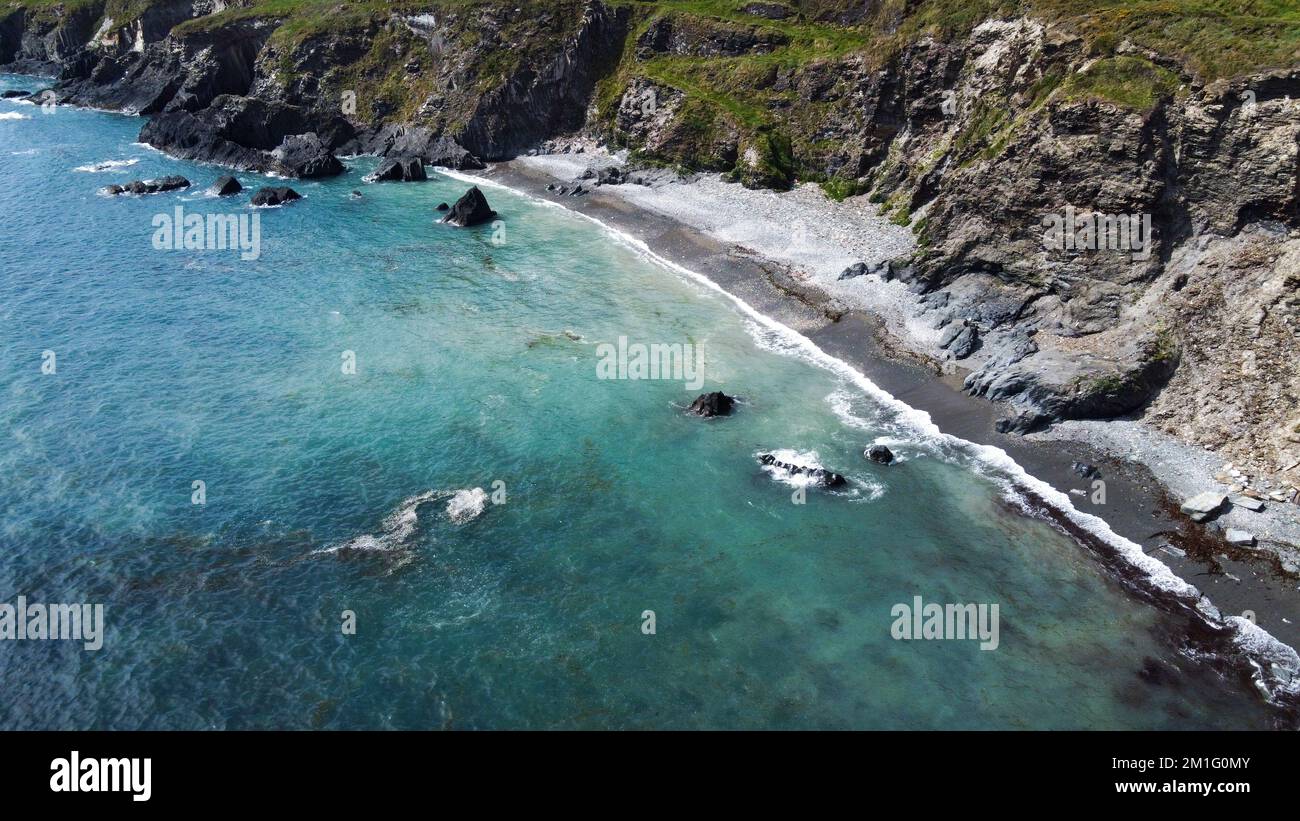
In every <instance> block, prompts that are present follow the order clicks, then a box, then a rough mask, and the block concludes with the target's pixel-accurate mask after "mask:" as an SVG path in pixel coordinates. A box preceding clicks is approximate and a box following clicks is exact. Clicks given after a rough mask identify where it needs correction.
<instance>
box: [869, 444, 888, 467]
mask: <svg viewBox="0 0 1300 821" xmlns="http://www.w3.org/2000/svg"><path fill="white" fill-rule="evenodd" d="M862 455H863V456H865V457H867V458H868V459H870V460H871V461H873V462H875V463H876V464H879V465H887V464H889V463H890V462H892V461H894V452H893V451H892V450H890V449H889V448H887V447H885V446H884V445H872V446H871V447H869V448H867V450H866V452H865V453H863V454H862Z"/></svg>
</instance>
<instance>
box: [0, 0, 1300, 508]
mask: <svg viewBox="0 0 1300 821" xmlns="http://www.w3.org/2000/svg"><path fill="white" fill-rule="evenodd" d="M0 3H7V4H5V5H0V63H8V64H11V65H12V66H13V67H14V68H16V69H18V70H26V71H39V70H45V71H54V72H57V74H58V82H57V88H56V91H57V93H58V95H59V96H60V98H61V100H63V101H66V102H72V103H76V104H84V105H93V106H98V107H104V108H112V109H118V110H124V111H133V112H138V113H141V114H147V115H151V120H150V122H149V123H148V124H147V125H146V126H145V128H144V131H143V133H142V139H144V140H146V141H148V142H150V143H152V144H154V145H156V146H158V147H160V148H162V149H163V150H166V151H169V152H171V153H173V154H176V155H177V156H182V157H189V158H196V159H205V160H212V161H217V162H222V163H226V164H230V165H235V166H239V167H245V168H257V169H274V170H277V171H279V172H281V173H287V174H290V175H294V174H302V173H330V172H331V171H332V170H334V168H335V165H334V164H333V163H331V162H329V160H330V159H332V154H331V152H344V153H353V152H357V153H375V154H381V155H393V156H397V155H402V156H419V157H422V158H423V159H424V160H425V161H427V162H434V163H438V164H444V165H449V166H454V167H474V166H476V165H478V164H479V163H480V161H485V160H486V161H490V160H498V159H505V158H509V157H511V156H513V155H516V154H519V153H522V152H525V151H528V150H530V149H532V148H534V147H536V146H538V145H540V144H541V143H543V142H544V141H546V140H548V139H551V138H554V137H557V136H560V135H565V134H571V133H579V132H581V133H583V134H585V135H587V136H593V137H596V138H598V139H600V140H602V141H604V142H606V143H607V144H609V145H611V146H617V147H625V148H627V149H629V150H630V151H631V154H632V158H633V161H634V162H635V163H641V164H645V165H667V166H674V167H678V168H680V169H686V170H704V169H709V170H717V171H722V172H725V173H726V174H727V175H729V177H730V178H731V179H734V180H735V181H736V182H737V183H739V184H743V185H747V186H751V187H775V188H782V187H788V186H790V185H792V184H794V183H795V182H796V181H814V182H818V183H820V184H821V185H822V186H823V188H824V189H825V190H826V192H827V194H828V195H829V196H832V197H835V198H842V197H847V196H864V197H869V198H870V199H871V200H872V201H874V202H876V203H878V205H879V207H880V208H881V209H882V210H883V211H884V212H886V213H888V214H889V215H890V216H891V218H892V219H894V220H895V221H896V222H898V223H899V224H907V225H910V226H911V228H912V230H913V232H914V234H915V236H916V240H917V250H916V253H914V254H913V255H911V256H910V257H907V258H903V259H898V260H894V261H893V262H892V264H891V265H890V266H889V267H888V268H887V269H886V272H885V273H884V274H883V275H886V276H896V277H898V278H901V279H902V280H904V281H905V282H906V283H908V285H909V286H910V287H911V288H912V289H913V290H914V291H915V292H917V293H918V294H920V295H923V303H922V305H923V308H924V316H923V319H924V320H925V321H926V322H929V323H931V325H932V327H935V328H941V329H942V330H943V333H942V334H941V336H940V347H939V348H937V349H935V350H932V351H929V352H928V353H929V354H931V355H933V356H934V357H935V358H936V359H937V360H945V359H946V360H948V361H950V362H952V363H953V364H955V365H957V366H960V367H963V368H965V369H967V370H968V371H969V376H968V377H967V379H966V388H967V390H969V391H970V392H972V393H975V394H978V395H983V396H987V397H989V398H990V399H994V400H998V401H1002V402H1005V403H1007V406H1008V413H1007V415H1006V419H1005V420H1004V422H1003V426H1004V427H1005V428H1007V429H1010V430H1030V429H1033V428H1035V427H1037V426H1041V425H1043V424H1045V423H1047V422H1050V421H1051V420H1053V419H1060V418H1095V417H1109V416H1115V415H1121V414H1128V413H1139V414H1142V415H1144V416H1145V417H1146V418H1147V419H1148V420H1150V421H1151V422H1153V423H1154V424H1156V425H1158V426H1160V427H1161V428H1163V429H1166V430H1168V431H1170V432H1172V433H1175V434H1176V435H1178V436H1180V437H1182V438H1183V439H1185V440H1187V441H1189V442H1194V443H1197V444H1200V445H1204V446H1206V447H1210V448H1213V449H1216V450H1219V451H1221V452H1223V453H1224V455H1225V458H1226V459H1231V460H1233V461H1234V462H1235V463H1236V464H1237V465H1238V466H1242V467H1244V468H1245V469H1246V470H1248V472H1250V473H1252V474H1257V475H1264V476H1270V477H1272V480H1273V482H1274V484H1273V486H1272V488H1270V491H1269V492H1270V493H1281V494H1282V495H1284V496H1290V495H1291V488H1292V487H1294V486H1295V485H1300V473H1297V472H1296V470H1295V469H1294V468H1295V463H1297V462H1300V410H1297V408H1300V402H1297V396H1298V395H1300V365H1298V364H1297V361H1296V356H1295V353H1294V352H1295V351H1296V348H1297V346H1296V342H1297V340H1296V335H1297V332H1298V330H1297V329H1298V328H1300V326H1298V325H1297V307H1298V306H1297V303H1298V302H1300V292H1298V291H1297V285H1298V284H1300V71H1297V70H1296V65H1297V64H1300V11H1297V10H1295V9H1294V8H1292V7H1289V6H1288V4H1287V3H1286V2H1283V0H1260V2H1252V3H1244V2H1243V3H1233V2H1229V3H1227V4H1226V5H1225V4H1222V3H1220V4H1215V5H1214V6H1213V8H1211V7H1209V6H1205V5H1204V4H1200V3H1195V2H1190V0H1188V2H1174V3H1168V2H1164V3H1157V2H1155V0H1134V2H1132V3H1129V4H1124V5H1117V4H1113V3H1102V2H1095V3H1094V2H1090V0H1085V2H1082V3H1070V4H1067V3H1062V2H1057V1H1056V0H1024V1H1023V2H1019V3H991V2H989V3H985V2H980V0H971V2H962V3H958V2H956V0H907V2H903V1H902V0H878V1H877V0H870V2H862V1H861V0H803V2H788V3H778V2H754V3H745V2H743V0H736V2H734V3H728V2H718V3H715V2H707V3H705V2H687V0H681V2H672V1H668V2H615V0H590V1H589V2H588V1H586V0H554V2H523V1H522V0H521V2H517V3H503V2H497V1H496V0H483V1H482V2H437V1H436V0H435V1H433V2H393V3H378V2H368V0H358V1H357V2H347V3H326V2H324V0H299V1H298V2H289V0H242V1H241V2H223V0H131V1H130V2H128V0H66V2H62V3H51V2H49V0H0ZM1237 6H1240V8H1237ZM1228 7H1231V8H1228ZM309 134H314V135H315V137H314V138H307V137H304V136H303V135H309ZM313 140H314V141H313ZM1288 471H1289V472H1288Z"/></svg>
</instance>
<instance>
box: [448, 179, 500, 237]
mask: <svg viewBox="0 0 1300 821" xmlns="http://www.w3.org/2000/svg"><path fill="white" fill-rule="evenodd" d="M496 215H497V212H496V211H493V210H492V209H491V208H490V207H489V206H488V201H487V197H485V196H483V192H482V191H480V190H478V186H474V187H473V188H471V189H470V190H468V191H466V192H465V195H464V196H462V197H461V198H460V199H458V200H456V204H455V205H453V206H452V207H451V211H450V212H449V213H448V214H447V216H445V217H443V218H442V221H443V222H446V223H450V224H452V225H455V226H458V227H460V228H467V227H469V226H471V225H479V224H480V223H484V222H488V221H489V220H491V219H493V218H495V217H496Z"/></svg>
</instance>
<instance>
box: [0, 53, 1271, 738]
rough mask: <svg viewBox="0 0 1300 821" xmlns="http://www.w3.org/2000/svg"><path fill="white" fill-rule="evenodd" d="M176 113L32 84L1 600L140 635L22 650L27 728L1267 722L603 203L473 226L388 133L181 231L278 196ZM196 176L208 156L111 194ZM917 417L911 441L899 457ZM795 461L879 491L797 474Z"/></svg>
mask: <svg viewBox="0 0 1300 821" xmlns="http://www.w3.org/2000/svg"><path fill="white" fill-rule="evenodd" d="M9 87H27V88H32V87H35V85H34V83H33V81H31V80H28V79H24V78H13V77H9V78H3V79H0V88H9ZM6 113H18V114H22V115H24V116H26V119H11V118H5V117H3V115H4V114H6ZM139 128H140V121H139V120H138V119H134V118H127V117H120V116H116V115H110V114H103V113H97V112H90V111H75V110H69V109H62V108H60V109H58V110H56V111H55V112H53V113H51V114H43V113H42V112H41V110H40V109H38V108H35V107H32V106H25V105H19V104H15V103H10V102H0V171H2V172H3V176H4V179H5V180H6V184H5V185H4V186H3V187H0V219H2V220H3V223H2V225H0V350H2V351H3V358H2V359H0V428H2V429H3V445H2V446H0V511H2V512H0V602H10V603H12V602H13V601H14V600H15V598H16V597H17V596H18V595H20V594H21V595H26V596H27V598H28V599H29V600H32V601H90V602H102V603H104V605H105V608H106V619H107V623H108V630H107V637H106V640H105V645H104V648H103V649H102V650H99V651H97V652H88V651H85V650H83V649H81V646H80V644H78V643H73V642H32V641H28V642H20V641H5V642H0V690H2V691H3V692H4V693H5V695H6V697H5V698H4V699H2V700H0V727H3V728H258V727H271V728H372V727H373V728H387V727H393V728H439V727H449V728H510V727H518V728H604V727H611V728H612V727H618V728H803V727H826V728H1058V727H1068V728H1124V727H1133V728H1148V727H1154V728H1162V727H1175V728H1181V727H1264V726H1268V725H1269V723H1270V721H1271V719H1272V712H1271V709H1270V708H1268V707H1267V705H1265V704H1264V703H1263V702H1262V701H1261V700H1260V698H1259V697H1258V696H1257V695H1256V694H1255V693H1253V692H1251V691H1250V690H1249V688H1248V687H1246V686H1245V685H1243V684H1242V683H1241V682H1240V681H1239V680H1238V679H1237V678H1235V677H1231V676H1229V677H1221V676H1220V675H1218V674H1216V673H1214V672H1212V671H1210V670H1209V669H1207V668H1204V667H1202V666H1201V665H1199V664H1198V663H1197V662H1195V661H1194V660H1193V659H1192V658H1190V657H1189V656H1187V655H1185V654H1183V653H1181V652H1179V650H1178V647H1179V645H1180V644H1181V642H1182V640H1181V636H1180V631H1181V630H1182V626H1181V625H1180V624H1178V623H1176V622H1175V621H1174V620H1173V619H1172V618H1171V617H1169V616H1165V615H1163V614H1161V613H1160V612H1159V611H1158V610H1157V609H1156V608H1154V607H1152V606H1151V605H1149V604H1146V603H1143V602H1141V601H1139V600H1138V599H1137V598H1135V597H1134V596H1132V595H1131V594H1130V593H1128V592H1127V591H1126V590H1125V588H1124V587H1123V586H1122V585H1121V584H1120V583H1119V582H1118V581H1117V580H1114V579H1112V578H1111V577H1110V576H1109V575H1108V574H1107V573H1106V572H1105V571H1104V570H1103V569H1102V568H1101V567H1100V566H1099V565H1098V563H1097V562H1096V561H1095V560H1094V559H1093V558H1092V557H1091V556H1090V555H1089V554H1088V553H1087V552H1086V551H1085V550H1083V549H1082V548H1081V547H1080V546H1079V545H1078V544H1076V543H1075V542H1074V541H1073V540H1072V539H1070V538H1068V537H1067V536H1065V535H1064V534H1062V533H1060V532H1058V531H1057V530H1056V529H1054V528H1053V527H1052V526H1051V525H1050V524H1048V523H1046V522H1044V521H1041V520H1038V519H1035V518H1030V517H1027V516H1024V515H1020V514H1018V513H1016V512H1015V509H1014V506H1012V505H1009V504H1008V503H1007V501H1006V496H1007V492H1006V489H1005V484H1004V483H1002V482H999V481H998V476H997V474H996V471H993V470H990V469H987V468H981V467H980V463H979V462H978V461H977V460H976V459H975V458H974V457H973V456H972V455H970V454H969V453H968V452H966V451H965V450H963V449H961V448H957V447H953V446H952V445H950V444H944V443H942V442H938V441H935V440H931V439H927V438H925V437H923V436H920V435H918V434H917V433H916V431H915V430H914V429H913V428H912V427H911V426H909V425H908V424H906V420H905V419H904V418H902V417H900V416H899V415H898V414H897V413H896V412H895V411H894V410H891V409H890V408H888V407H886V406H885V405H884V404H882V403H881V402H880V401H879V400H878V399H873V398H871V397H870V396H868V395H867V394H865V393H864V392H863V391H862V390H861V389H860V388H859V387H857V386H855V385H854V384H852V383H851V382H850V381H849V380H846V379H845V378H844V377H843V376H841V375H839V374H837V373H834V372H832V371H830V370H827V369H826V368H823V367H818V366H817V365H816V364H815V363H812V362H810V361H808V359H807V357H802V356H798V355H792V347H791V343H790V341H789V340H788V339H785V338H784V337H782V336H781V335H779V334H777V333H775V332H773V331H771V330H770V329H764V328H762V327H760V326H759V325H758V324H757V323H756V322H755V321H754V320H753V318H751V317H748V316H746V315H745V314H744V313H743V312H742V311H740V310H738V308H737V306H736V305H735V304H733V303H732V302H731V301H730V300H729V299H727V298H726V297H724V296H722V295H720V294H718V293H716V292H714V291H712V290H711V289H709V288H706V287H704V286H702V285H701V284H699V283H697V282H694V281H692V280H690V279H689V278H686V277H683V276H682V275H681V274H680V273H679V272H674V271H672V270H669V269H667V268H665V267H663V266H661V265H658V264H655V263H654V262H653V261H651V260H649V259H647V258H645V257H643V256H642V255H640V254H638V253H637V252H636V251H635V250H634V249H632V248H630V247H628V246H626V245H623V244H620V243H618V242H616V241H615V240H614V239H613V238H612V237H611V236H610V235H609V234H608V233H606V232H604V231H603V230H601V229H600V228H599V227H598V226H596V225H594V224H593V223H591V222H590V221H587V220H584V219H581V218H579V217H576V216H574V215H572V214H569V213H567V212H564V211H562V210H559V209H556V208H554V207H548V206H544V205H542V204H539V203H536V202H533V201H530V200H527V199H525V198H523V197H521V196H516V195H513V194H511V193H509V192H505V191H502V190H500V189H495V188H492V189H485V191H486V193H487V194H488V196H489V198H490V200H491V202H492V205H493V207H494V208H495V209H496V210H497V211H498V212H500V214H501V219H502V221H503V223H504V226H505V228H504V232H505V233H504V237H502V236H501V235H500V234H499V233H498V234H496V237H497V239H498V240H504V241H503V242H498V243H494V242H493V238H494V232H493V229H492V228H490V227H487V228H481V229H473V230H457V229H452V228H448V227H444V226H440V225H435V224H434V218H435V212H434V210H433V206H434V205H436V204H437V203H438V202H439V201H443V200H446V201H452V200H453V199H454V198H455V197H457V196H459V195H460V194H461V193H462V192H463V191H464V190H465V188H466V184H465V183H464V182H462V181H458V180H452V179H448V178H446V177H441V176H435V177H434V178H433V179H432V180H431V181H430V182H428V183H423V184H410V185H397V184H387V185H385V184H378V185H366V184H364V183H362V182H361V179H360V178H361V176H362V175H363V174H364V173H365V171H366V170H368V169H369V168H371V167H372V166H373V164H374V161H373V160H368V159H360V160H354V161H350V162H349V165H350V166H351V168H350V170H349V173H348V174H347V175H345V176H344V177H342V178H338V179H333V180H329V181H324V182H310V181H295V182H293V183H291V184H292V186H293V187H294V188H295V189H297V190H298V191H299V192H301V193H302V194H304V195H305V196H306V199H305V200H303V201H301V202H298V203H295V204H292V205H290V206H287V207H284V208H280V209H269V210H263V211H261V212H259V213H260V229H261V256H260V258H259V259H257V260H250V261H246V260H242V259H240V257H239V255H238V254H237V253H234V252H231V251H166V250H155V249H154V247H153V245H152V243H151V238H152V236H153V233H154V226H153V222H152V220H153V218H154V216H155V215H157V214H160V213H172V211H173V209H174V208H175V206H177V205H182V206H184V207H185V209H186V211H187V212H191V213H202V214H207V213H234V214H248V213H251V212H250V211H249V210H248V208H247V199H248V197H247V192H246V193H245V195H243V196H240V197H235V198H231V199H225V200H218V199H214V198H208V197H205V196H204V195H203V194H202V189H203V188H204V187H206V186H207V185H208V184H210V183H211V182H212V181H213V180H214V179H215V178H216V177H217V176H218V175H220V174H221V173H224V172H223V170H222V169H218V168H214V167H207V166H201V165H196V164H193V163H184V162H178V161H175V160H172V159H169V158H167V157H165V156H163V155H161V154H159V153H157V152H154V151H152V150H150V149H147V148H145V147H142V146H138V145H135V144H134V140H135V139H136V135H137V133H138V131H139ZM130 160H136V161H137V162H136V163H135V164H133V165H130V166H126V167H120V168H116V169H112V170H108V171H104V172H99V173H93V172H87V171H76V170H74V169H76V168H78V167H81V166H86V165H93V164H97V163H104V162H106V161H130ZM163 174H182V175H184V176H186V177H188V178H189V179H191V180H192V181H193V182H194V183H195V184H196V185H195V187H194V188H192V189H189V190H187V191H182V192H178V193H169V194H162V195H156V196H152V197H121V198H108V197H103V196H99V195H97V193H96V191H97V189H98V188H100V187H101V186H103V185H106V184H109V183H112V182H118V183H120V182H125V181H127V180H130V179H136V178H149V177H155V176H161V175H163ZM238 176H239V178H240V179H241V181H242V182H243V183H244V185H245V186H246V187H247V188H255V187H257V186H260V185H263V184H271V182H270V181H269V180H264V179H261V178H259V177H257V176H256V175H252V174H239V175H238ZM354 189H357V190H360V191H362V192H363V196H362V197H361V198H359V199H356V198H353V197H351V196H350V192H351V191H353V190H354ZM620 336H622V337H627V338H628V340H629V341H630V342H634V343H635V342H641V343H663V344H672V343H681V344H687V343H689V344H691V345H695V346H702V347H703V349H704V351H705V383H704V389H705V390H712V389H721V390H725V391H727V392H728V393H733V394H738V395H740V396H742V397H744V398H745V404H744V405H743V406H742V407H741V408H740V409H739V411H738V412H737V414H736V415H734V416H733V417H731V418H728V419H722V420H712V421H703V420H700V419H696V418H691V417H688V416H685V415H683V414H682V413H681V412H680V407H681V406H682V405H684V404H685V403H686V402H689V400H690V399H691V398H693V396H694V395H695V392H691V391H688V390H686V389H685V388H684V387H683V385H682V384H681V382H674V381H670V380H659V381H631V380H601V379H598V378H597V363H598V361H599V357H598V350H597V349H598V346H599V344H600V343H603V342H609V343H613V342H616V341H617V339H618V338H619V337H620ZM45 351H53V352H54V353H55V355H56V357H57V358H56V363H57V369H56V372H55V373H53V374H45V373H42V370H41V365H42V361H43V358H42V357H43V352H45ZM349 351H350V352H353V353H354V354H355V361H356V373H355V374H345V373H343V372H342V368H341V363H342V357H343V355H344V352H349ZM881 437H884V438H885V440H886V441H888V442H889V443H890V445H891V447H893V449H894V450H895V452H896V453H898V454H899V455H900V457H901V458H902V460H903V461H902V462H901V464H897V465H894V466H891V467H889V468H888V469H883V468H879V467H873V466H871V465H869V464H868V463H867V462H866V461H865V460H864V459H863V458H862V456H861V451H862V448H863V447H864V446H865V445H866V444H869V443H870V442H872V441H875V440H876V439H877V438H881ZM775 449H786V450H788V451H790V452H792V453H798V454H802V458H805V459H813V458H814V455H815V458H816V460H817V461H818V462H819V463H821V464H823V465H825V466H826V467H827V468H830V469H833V470H837V471H839V472H841V473H844V474H845V475H846V476H848V477H849V479H850V482H851V487H850V489H849V490H846V491H844V492H837V493H830V492H826V491H820V490H816V489H813V490H809V491H807V495H806V503H804V504H795V503H794V502H793V501H792V494H793V493H794V492H795V488H794V487H792V486H791V485H789V484H785V483H782V482H779V481H775V480H774V479H773V477H771V476H769V475H768V474H766V473H764V472H763V471H762V470H761V469H760V467H759V465H758V464H757V462H756V458H755V457H756V455H757V454H759V453H761V452H766V451H770V450H775ZM195 481H202V482H203V483H204V485H205V491H206V502H205V504H202V505H197V504H193V503H192V493H193V482H195ZM494 483H499V484H496V485H495V487H496V488H502V487H504V492H505V498H504V500H503V501H502V503H500V504H494V503H492V502H491V501H489V502H488V504H487V506H486V508H485V510H484V511H483V513H482V514H481V515H479V516H478V517H476V518H473V519H472V520H470V521H466V522H463V523H456V522H454V521H452V520H451V519H450V518H449V517H448V516H447V514H446V506H447V503H448V495H449V494H450V493H452V492H454V491H457V490H460V489H469V488H475V487H481V488H483V489H484V490H485V491H487V492H488V493H492V491H493V489H494ZM422 498H428V501H427V502H424V503H418V502H419V500H420V499H422ZM498 498H500V497H499V496H498ZM404 513H406V514H408V515H407V516H406V518H405V519H403V514H404ZM410 514H413V515H414V519H412V518H411V515H410ZM917 595H920V596H922V597H923V598H924V600H925V601H927V602H939V603H944V602H953V603H964V602H970V603H997V604H998V605H999V609H1000V637H999V646H998V648H997V649H996V650H993V651H982V650H981V649H980V648H979V645H978V642H974V641H898V640H894V639H893V638H891V635H890V626H891V624H892V622H893V620H894V619H893V617H892V616H891V608H892V607H893V606H894V605H895V604H898V603H911V602H912V601H913V597H914V596H917ZM647 610H651V611H654V614H655V628H656V629H655V633H654V634H653V635H647V634H645V633H643V631H642V626H643V613H644V611H647ZM343 611H352V612H354V613H355V616H356V632H355V635H345V634H344V632H343V631H342V629H341V624H342V619H343V617H342V614H343ZM1144 669H1145V670H1146V671H1147V674H1146V675H1143V674H1142V671H1143V670H1144ZM1153 669H1156V670H1159V671H1161V673H1160V674H1158V675H1154V676H1153V675H1151V670H1153Z"/></svg>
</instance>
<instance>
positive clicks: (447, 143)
mask: <svg viewBox="0 0 1300 821" xmlns="http://www.w3.org/2000/svg"><path fill="white" fill-rule="evenodd" d="M341 150H342V151H344V152H345V153H349V154H377V155H379V156H380V157H414V158H417V159H419V160H421V161H422V162H423V163H424V164H425V165H432V166H434V167H435V168H450V169H452V170H454V171H477V170H480V169H482V168H483V167H484V165H483V161H482V160H480V159H479V158H478V157H475V156H474V155H473V154H471V153H470V152H469V151H467V150H465V149H464V148H463V147H462V146H461V145H460V144H459V143H457V142H456V141H455V140H453V139H452V138H450V137H447V136H445V135H440V134H437V133H435V132H433V131H430V130H429V129H427V128H423V127H420V126H413V125H393V124H390V125H384V126H382V127H380V128H379V129H378V130H376V131H374V132H372V133H364V134H359V135H358V136H357V137H356V138H355V139H354V140H352V141H351V142H349V143H348V144H347V145H345V146H343V147H342V149H341Z"/></svg>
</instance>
